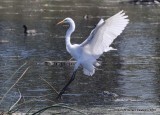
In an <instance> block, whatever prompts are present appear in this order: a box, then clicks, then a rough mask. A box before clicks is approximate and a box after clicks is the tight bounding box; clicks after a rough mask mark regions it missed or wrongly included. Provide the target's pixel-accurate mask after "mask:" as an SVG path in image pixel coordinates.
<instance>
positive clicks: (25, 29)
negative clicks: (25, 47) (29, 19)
mask: <svg viewBox="0 0 160 115" xmlns="http://www.w3.org/2000/svg"><path fill="white" fill-rule="evenodd" d="M24 33H25V34H27V27H26V26H24Z"/></svg>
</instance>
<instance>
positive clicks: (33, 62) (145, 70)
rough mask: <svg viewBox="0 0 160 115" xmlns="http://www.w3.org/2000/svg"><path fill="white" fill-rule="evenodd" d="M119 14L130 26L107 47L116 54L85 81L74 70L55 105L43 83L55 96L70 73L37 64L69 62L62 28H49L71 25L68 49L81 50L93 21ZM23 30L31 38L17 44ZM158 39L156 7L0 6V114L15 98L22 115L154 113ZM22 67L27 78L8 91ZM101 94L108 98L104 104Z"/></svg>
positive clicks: (8, 0) (15, 0) (50, 2)
mask: <svg viewBox="0 0 160 115" xmlns="http://www.w3.org/2000/svg"><path fill="white" fill-rule="evenodd" d="M122 9H123V10H124V11H125V12H126V14H127V15H128V16H129V19H130V23H129V25H128V26H127V28H126V29H125V31H124V32H123V34H121V35H120V36H119V37H118V38H117V39H116V40H115V41H114V43H113V46H114V47H115V48H117V49H118V50H117V51H111V52H108V53H104V55H102V56H101V58H100V60H101V61H102V66H101V67H99V68H98V69H97V70H96V73H95V74H94V75H93V76H92V77H87V76H85V75H84V74H83V73H82V69H81V68H80V69H79V70H78V72H77V75H76V79H75V80H74V82H73V83H72V84H71V85H70V86H69V88H68V89H67V91H66V92H65V94H64V95H63V98H62V99H60V100H56V99H55V98H56V96H57V94H56V92H55V91H54V90H53V89H52V88H51V87H50V86H49V85H48V84H47V83H46V82H45V81H44V80H46V81H48V82H49V83H50V84H51V85H52V86H53V87H54V88H55V89H56V90H57V91H60V90H61V89H62V88H63V86H64V85H65V84H66V83H67V81H68V80H69V78H70V76H71V74H72V72H73V66H53V67H49V66H46V65H45V64H44V62H45V61H55V60H57V61H67V60H69V59H70V58H71V56H70V55H69V54H68V53H67V52H66V49H65V39H64V36H65V31H66V29H67V26H66V25H64V26H56V23H57V22H58V21H60V20H62V19H64V18H65V17H71V18H73V19H74V20H75V23H76V31H75V32H74V34H73V35H72V38H73V39H72V43H81V42H82V41H83V40H84V39H85V38H86V37H87V36H88V35H89V33H90V31H91V30H92V29H93V28H94V25H95V24H97V22H98V21H99V19H100V18H101V17H102V18H108V17H110V16H112V15H114V14H115V13H117V12H119V11H120V10H122ZM85 15H87V16H88V18H87V19H84V16H85ZM24 24H25V25H27V27H28V28H29V29H35V30H36V31H37V33H36V34H34V35H28V36H25V35H24V34H23V31H24V30H23V28H22V26H23V25H24ZM159 33H160V7H159V6H156V5H143V6H142V5H133V4H122V3H119V2H117V0H115V1H106V0H101V1H97V0H88V1H86V0H1V1H0V42H1V43H0V87H1V88H0V98H1V99H3V100H1V105H0V110H2V111H7V110H8V109H9V108H10V107H11V106H12V105H13V104H14V103H15V102H16V101H17V100H18V98H19V95H20V94H19V91H20V92H21V95H22V99H21V101H20V102H19V104H20V103H24V104H23V105H21V107H20V109H21V110H23V111H24V112H25V111H28V110H29V109H30V108H32V107H33V106H34V109H41V108H43V107H46V106H49V105H52V104H55V103H64V104H68V105H70V106H74V107H82V108H85V107H87V108H97V107H99V108H102V109H103V110H105V109H108V108H116V107H124V108H125V107H126V108H147V109H155V108H158V107H159V101H160V85H159V83H160V75H159V74H160V34H159ZM25 63H27V64H26V65H24V66H22V65H23V64H25ZM21 66H22V67H21ZM19 67H21V68H20V70H18V68H19ZM27 67H30V68H29V70H28V71H27V72H26V73H25V75H24V76H23V77H22V78H21V79H20V80H19V81H18V83H16V84H15V82H16V81H17V79H18V78H20V76H21V75H22V73H23V72H24V71H25V69H26V68H27ZM17 70H18V71H17ZM16 71H17V72H16ZM15 72H16V73H15ZM14 73H15V75H14ZM42 78H43V79H42ZM14 84H15V85H14ZM13 85H14V87H13V88H12V89H11V90H10V91H9V92H8V93H7V94H6V95H5V97H4V98H3V96H4V94H5V93H6V92H7V91H8V90H9V89H10V87H11V86H13ZM18 90H19V91H18ZM107 92H110V94H115V95H116V97H114V98H113V97H112V96H111V95H109V96H108V95H107ZM95 111H96V109H95ZM92 112H93V111H92ZM97 112H98V111H97ZM93 113H94V112H93Z"/></svg>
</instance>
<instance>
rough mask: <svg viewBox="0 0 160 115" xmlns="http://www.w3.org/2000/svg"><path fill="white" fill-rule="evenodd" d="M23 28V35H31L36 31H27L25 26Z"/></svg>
mask: <svg viewBox="0 0 160 115" xmlns="http://www.w3.org/2000/svg"><path fill="white" fill-rule="evenodd" d="M23 28H24V34H25V35H27V34H28V35H32V34H36V30H28V29H27V26H26V25H23Z"/></svg>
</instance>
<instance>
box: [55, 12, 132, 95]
mask: <svg viewBox="0 0 160 115" xmlns="http://www.w3.org/2000/svg"><path fill="white" fill-rule="evenodd" d="M62 23H67V24H69V29H68V30H67V32H66V36H65V38H66V39H65V42H66V49H67V51H68V52H69V53H70V54H71V56H72V57H73V58H74V59H75V60H76V64H75V66H74V72H73V74H72V76H71V78H70V80H69V82H68V83H67V84H66V85H65V87H64V88H63V89H62V90H61V92H60V93H59V95H58V97H57V98H59V97H61V95H62V94H63V93H64V92H65V90H66V88H67V87H68V85H69V84H70V83H71V82H72V81H73V80H74V78H75V74H76V71H77V69H78V67H79V66H80V65H81V66H82V67H83V73H84V74H85V75H88V76H92V75H93V74H94V73H95V68H96V66H98V65H100V64H99V63H98V62H97V59H98V58H99V57H100V56H101V55H102V54H103V52H107V51H110V50H114V48H112V47H111V46H110V45H111V44H112V42H113V40H114V39H115V38H116V37H117V36H118V35H120V34H121V33H122V31H123V30H124V29H125V27H126V26H127V24H128V23H129V19H128V16H127V15H125V13H124V12H123V10H122V11H120V12H118V13H117V14H115V15H114V16H112V17H110V18H108V19H107V20H104V19H101V20H100V21H99V23H98V24H97V25H96V27H95V28H94V29H93V30H92V31H91V33H90V35H89V37H88V38H87V39H86V40H85V41H84V42H82V43H81V44H71V42H70V39H71V38H70V37H71V34H72V33H73V32H74V30H75V23H74V21H73V20H72V19H71V18H65V19H64V20H62V21H60V22H59V23H57V25H58V24H62Z"/></svg>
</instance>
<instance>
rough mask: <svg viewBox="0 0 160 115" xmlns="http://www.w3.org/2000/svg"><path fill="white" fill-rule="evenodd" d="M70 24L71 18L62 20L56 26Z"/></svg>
mask: <svg viewBox="0 0 160 115" xmlns="http://www.w3.org/2000/svg"><path fill="white" fill-rule="evenodd" d="M72 22H73V20H72V19H71V18H65V19H64V20H62V21H60V22H58V23H57V25H59V24H64V23H65V24H69V23H72Z"/></svg>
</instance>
